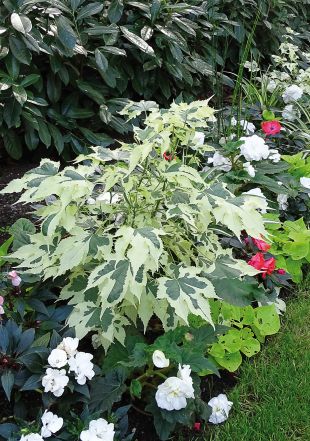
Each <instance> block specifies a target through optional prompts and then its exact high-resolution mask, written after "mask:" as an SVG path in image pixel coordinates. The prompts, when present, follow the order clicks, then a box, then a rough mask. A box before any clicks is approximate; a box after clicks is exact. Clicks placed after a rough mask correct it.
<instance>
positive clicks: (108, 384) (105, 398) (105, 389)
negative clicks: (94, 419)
mask: <svg viewBox="0 0 310 441" xmlns="http://www.w3.org/2000/svg"><path fill="white" fill-rule="evenodd" d="M125 381H126V370H125V369H124V368H122V367H119V368H116V369H114V370H113V371H111V372H109V373H108V374H107V375H106V376H105V377H104V378H99V379H98V380H95V381H92V382H91V386H90V390H91V392H90V396H91V400H90V403H89V409H90V412H92V413H93V412H98V411H100V412H105V411H106V410H111V408H112V406H113V404H114V403H116V402H118V401H120V400H121V397H122V394H123V393H124V392H125V390H126V389H127V387H126V385H125Z"/></svg>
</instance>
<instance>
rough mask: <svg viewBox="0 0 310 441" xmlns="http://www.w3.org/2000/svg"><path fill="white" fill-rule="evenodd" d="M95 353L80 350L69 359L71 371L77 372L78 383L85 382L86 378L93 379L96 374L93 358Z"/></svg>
mask: <svg viewBox="0 0 310 441" xmlns="http://www.w3.org/2000/svg"><path fill="white" fill-rule="evenodd" d="M92 358H93V355H92V354H89V353H87V352H78V353H77V354H75V356H74V357H71V358H70V359H69V360H68V364H69V366H70V368H69V372H74V373H75V379H76V381H77V383H78V384H81V385H82V384H85V383H86V380H87V379H88V380H91V379H92V378H93V376H94V375H95V372H94V370H93V367H94V365H93V363H92V362H91V361H90V360H92Z"/></svg>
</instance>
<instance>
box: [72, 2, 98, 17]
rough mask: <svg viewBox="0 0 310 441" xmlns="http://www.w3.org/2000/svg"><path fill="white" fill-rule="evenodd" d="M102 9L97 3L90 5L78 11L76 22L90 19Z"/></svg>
mask: <svg viewBox="0 0 310 441" xmlns="http://www.w3.org/2000/svg"><path fill="white" fill-rule="evenodd" d="M102 9H103V4H102V3H99V2H94V3H90V4H88V5H86V6H83V7H82V8H81V9H79V12H78V15H77V20H82V19H84V18H88V17H91V16H92V15H95V14H99V12H101V11H102Z"/></svg>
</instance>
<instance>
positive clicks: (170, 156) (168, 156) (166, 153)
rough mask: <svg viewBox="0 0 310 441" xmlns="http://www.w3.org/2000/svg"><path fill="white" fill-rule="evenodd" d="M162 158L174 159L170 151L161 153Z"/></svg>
mask: <svg viewBox="0 0 310 441" xmlns="http://www.w3.org/2000/svg"><path fill="white" fill-rule="evenodd" d="M163 158H164V159H165V160H166V161H172V160H173V159H175V156H174V157H173V155H172V153H170V154H169V153H168V152H165V153H164V154H163Z"/></svg>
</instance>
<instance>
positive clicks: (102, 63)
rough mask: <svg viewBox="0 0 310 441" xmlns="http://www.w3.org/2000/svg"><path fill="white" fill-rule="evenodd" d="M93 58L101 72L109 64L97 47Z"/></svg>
mask: <svg viewBox="0 0 310 441" xmlns="http://www.w3.org/2000/svg"><path fill="white" fill-rule="evenodd" d="M95 60H96V64H97V66H98V68H99V69H100V70H102V71H103V72H105V71H106V70H107V68H108V66H109V62H108V60H107V58H106V57H105V55H103V53H102V52H100V50H99V49H96V50H95Z"/></svg>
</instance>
